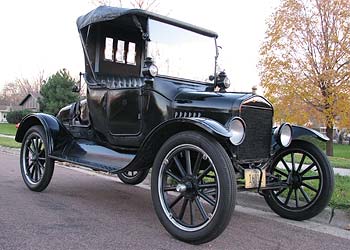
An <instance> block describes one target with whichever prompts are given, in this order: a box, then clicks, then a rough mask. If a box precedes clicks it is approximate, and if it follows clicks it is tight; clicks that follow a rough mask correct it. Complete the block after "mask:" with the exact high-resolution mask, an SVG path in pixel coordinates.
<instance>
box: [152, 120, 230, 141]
mask: <svg viewBox="0 0 350 250" xmlns="http://www.w3.org/2000/svg"><path fill="white" fill-rule="evenodd" d="M173 126H179V127H186V126H192V127H196V128H199V129H201V130H204V131H206V132H207V133H209V134H211V135H213V136H214V137H216V138H222V139H224V138H225V139H226V138H227V139H228V138H230V137H231V136H232V135H231V132H230V131H229V130H227V128H225V127H224V126H223V125H222V124H221V123H219V122H217V121H215V120H212V119H209V118H199V117H191V118H175V119H171V120H168V121H166V122H164V123H162V124H160V125H158V126H157V127H156V128H155V129H153V131H152V132H151V133H153V132H155V131H157V130H163V129H165V128H167V127H173Z"/></svg>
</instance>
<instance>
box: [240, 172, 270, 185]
mask: <svg viewBox="0 0 350 250" xmlns="http://www.w3.org/2000/svg"><path fill="white" fill-rule="evenodd" d="M244 180H245V188H258V187H259V182H260V171H259V170H258V169H245V170H244ZM265 186H266V171H265V170H262V179H261V185H260V187H265Z"/></svg>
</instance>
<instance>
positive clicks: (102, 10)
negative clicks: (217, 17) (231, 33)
mask: <svg viewBox="0 0 350 250" xmlns="http://www.w3.org/2000/svg"><path fill="white" fill-rule="evenodd" d="M126 15H136V16H143V17H151V18H152V19H155V20H157V21H160V22H164V23H167V24H171V25H174V26H178V27H180V28H184V29H187V30H191V31H193V32H196V33H199V34H202V35H205V36H209V37H218V35H217V34H216V33H215V32H213V31H211V30H207V29H203V28H200V27H198V26H195V25H192V24H189V23H185V22H182V21H178V20H175V19H172V18H169V17H166V16H162V15H159V14H155V13H152V12H149V11H145V10H141V9H124V8H117V7H110V6H100V7H97V8H96V9H94V10H92V11H90V12H89V13H87V14H86V15H83V16H80V17H79V18H78V20H77V26H78V29H79V30H82V29H83V28H85V27H87V26H88V25H90V24H94V23H99V22H104V21H110V20H114V19H117V18H119V17H121V16H126Z"/></svg>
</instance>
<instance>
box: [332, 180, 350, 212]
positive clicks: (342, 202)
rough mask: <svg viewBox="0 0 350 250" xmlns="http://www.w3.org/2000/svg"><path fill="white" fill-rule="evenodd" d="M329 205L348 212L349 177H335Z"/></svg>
mask: <svg viewBox="0 0 350 250" xmlns="http://www.w3.org/2000/svg"><path fill="white" fill-rule="evenodd" d="M329 205H330V206H331V207H334V208H340V209H345V210H348V211H350V176H340V175H335V187H334V193H333V196H332V199H331V201H330V202H329Z"/></svg>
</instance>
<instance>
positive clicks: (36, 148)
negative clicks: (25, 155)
mask: <svg viewBox="0 0 350 250" xmlns="http://www.w3.org/2000/svg"><path fill="white" fill-rule="evenodd" d="M33 145H34V151H35V153H36V154H37V153H38V152H39V150H38V138H34V139H33Z"/></svg>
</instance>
